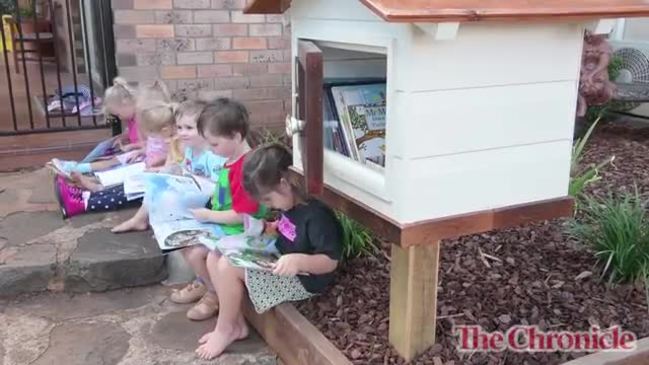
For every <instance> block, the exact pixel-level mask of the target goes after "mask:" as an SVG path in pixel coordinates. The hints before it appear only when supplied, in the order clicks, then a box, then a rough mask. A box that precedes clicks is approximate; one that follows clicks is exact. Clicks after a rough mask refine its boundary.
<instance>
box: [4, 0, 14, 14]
mask: <svg viewBox="0 0 649 365" xmlns="http://www.w3.org/2000/svg"><path fill="white" fill-rule="evenodd" d="M15 11H16V3H15V1H14V0H0V15H5V14H14V13H15Z"/></svg>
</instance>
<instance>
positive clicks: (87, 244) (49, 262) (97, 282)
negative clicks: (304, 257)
mask: <svg viewBox="0 0 649 365" xmlns="http://www.w3.org/2000/svg"><path fill="white" fill-rule="evenodd" d="M52 184H53V178H52V176H51V175H50V174H49V173H48V172H47V171H46V170H45V169H40V170H36V171H28V172H23V173H5V174H0V203H1V204H0V297H3V296H12V295H16V294H21V293H31V292H39V291H45V290H48V289H49V290H55V291H61V290H65V291H73V292H86V291H104V290H108V289H117V288H123V287H131V286H138V285H149V284H154V283H159V282H160V281H161V280H164V279H165V277H166V267H165V260H164V256H163V255H162V254H161V253H160V250H159V249H158V248H157V245H156V243H155V241H154V240H153V238H152V234H151V232H147V233H145V232H142V233H132V234H125V235H115V234H112V233H110V231H109V229H110V228H111V227H113V226H114V225H115V224H117V223H118V222H121V221H123V220H125V219H127V218H128V217H129V216H131V215H132V214H133V213H134V211H133V210H125V211H120V212H112V213H106V214H84V215H80V216H76V217H73V218H71V219H69V220H63V219H62V217H61V214H60V212H59V210H58V205H57V204H56V203H55V200H56V199H55V198H54V194H53V186H52ZM53 202H54V204H53V205H52V203H53Z"/></svg>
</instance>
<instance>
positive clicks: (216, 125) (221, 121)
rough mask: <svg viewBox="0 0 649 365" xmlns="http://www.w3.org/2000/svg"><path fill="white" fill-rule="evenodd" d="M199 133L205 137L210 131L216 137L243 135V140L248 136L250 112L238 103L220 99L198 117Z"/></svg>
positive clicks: (207, 106)
mask: <svg viewBox="0 0 649 365" xmlns="http://www.w3.org/2000/svg"><path fill="white" fill-rule="evenodd" d="M197 127H198V133H199V134H200V135H201V136H205V131H209V132H210V134H212V135H214V136H223V137H230V138H231V137H234V135H235V134H236V133H239V134H241V139H245V138H246V136H247V135H248V130H249V128H250V127H249V125H248V111H247V110H246V107H245V106H243V104H241V103H240V102H238V101H235V100H232V99H228V98H219V99H216V100H215V101H213V102H210V103H208V104H207V105H206V106H205V108H204V109H203V111H202V112H201V115H200V116H199V117H198V123H197Z"/></svg>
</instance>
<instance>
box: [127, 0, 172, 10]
mask: <svg viewBox="0 0 649 365" xmlns="http://www.w3.org/2000/svg"><path fill="white" fill-rule="evenodd" d="M172 5H173V4H172V2H171V0H135V1H134V3H133V8H134V9H171V8H172Z"/></svg>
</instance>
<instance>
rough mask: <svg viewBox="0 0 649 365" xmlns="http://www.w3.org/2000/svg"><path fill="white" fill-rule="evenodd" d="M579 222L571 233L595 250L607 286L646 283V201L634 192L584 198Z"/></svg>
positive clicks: (648, 249) (648, 232) (648, 266)
mask: <svg viewBox="0 0 649 365" xmlns="http://www.w3.org/2000/svg"><path fill="white" fill-rule="evenodd" d="M584 202H585V204H584V206H583V207H582V211H581V213H582V214H581V218H580V221H577V220H574V221H573V222H572V224H571V226H570V233H571V235H572V236H573V237H574V238H577V239H579V240H580V241H581V242H584V243H585V244H587V245H590V246H591V247H592V248H593V249H594V250H595V255H596V257H597V259H598V262H599V264H600V265H601V266H602V273H601V277H602V278H606V277H608V280H609V281H610V282H634V281H636V280H643V281H646V279H647V275H646V274H647V273H649V270H648V269H649V217H648V216H647V211H646V209H647V201H646V200H643V199H642V198H641V197H640V195H639V194H638V192H637V189H636V191H635V193H634V194H630V193H624V194H622V195H620V196H618V197H613V196H608V197H607V198H594V197H585V198H584Z"/></svg>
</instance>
